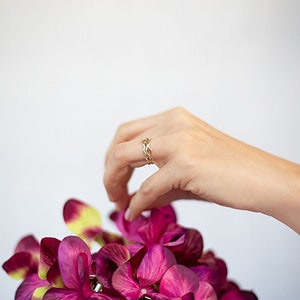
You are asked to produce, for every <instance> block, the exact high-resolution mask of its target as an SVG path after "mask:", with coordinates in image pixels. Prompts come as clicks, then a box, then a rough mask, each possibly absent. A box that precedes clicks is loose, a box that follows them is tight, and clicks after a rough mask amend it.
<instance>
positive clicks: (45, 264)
mask: <svg viewBox="0 0 300 300" xmlns="http://www.w3.org/2000/svg"><path fill="white" fill-rule="evenodd" d="M59 244H60V240H58V239H56V238H50V237H49V238H43V239H42V240H41V250H40V263H39V270H38V274H39V276H40V277H41V278H42V279H46V277H47V272H48V271H49V269H50V268H51V267H52V266H53V265H54V264H55V263H56V262H57V259H58V246H59Z"/></svg>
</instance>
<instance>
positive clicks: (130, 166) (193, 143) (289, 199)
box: [104, 107, 300, 232]
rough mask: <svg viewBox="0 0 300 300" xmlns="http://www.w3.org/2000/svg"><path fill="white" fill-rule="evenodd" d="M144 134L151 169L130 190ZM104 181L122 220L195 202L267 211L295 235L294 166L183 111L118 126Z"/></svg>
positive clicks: (297, 190)
mask: <svg viewBox="0 0 300 300" xmlns="http://www.w3.org/2000/svg"><path fill="white" fill-rule="evenodd" d="M144 137H150V138H151V148H152V149H153V151H152V157H153V162H154V163H155V165H156V166H157V167H158V170H157V172H155V173H154V174H152V175H151V176H149V177H148V178H147V179H146V180H145V181H144V182H143V183H142V185H141V187H140V188H139V189H138V191H136V193H135V194H134V195H129V193H128V188H127V185H128V181H129V180H130V178H131V176H132V173H133V170H134V169H135V168H137V167H141V166H144V165H145V164H146V163H147V162H146V160H145V157H144V154H143V151H142V145H141V141H142V139H143V138H144ZM104 185H105V187H106V190H107V193H108V197H109V199H110V200H111V201H113V202H115V204H116V207H117V209H126V208H128V209H127V211H126V217H127V218H128V219H129V220H132V219H134V218H136V217H137V216H138V215H139V214H140V213H142V212H143V211H144V210H147V209H150V208H152V207H159V206H162V205H165V204H167V203H170V202H172V201H174V200H177V199H201V200H207V201H211V202H215V203H217V204H219V205H224V206H229V207H232V208H238V209H245V210H251V211H257V212H263V213H265V214H269V215H271V216H273V217H275V218H277V219H279V220H281V221H282V222H284V223H286V224H287V225H289V226H290V227H292V228H293V229H295V230H297V231H298V232H300V221H299V220H300V217H299V216H300V202H299V197H300V166H299V165H297V164H295V163H292V162H289V161H286V160H284V159H281V158H279V157H276V156H274V155H271V154H269V153H266V152H264V151H262V150H259V149H257V148H255V147H252V146H250V145H247V144H245V143H243V142H241V141H238V140H237V139H234V138H233V137H230V136H228V135H226V134H224V133H222V132H220V131H219V130H217V129H215V128H213V127H212V126H210V125H209V124H207V123H205V122H204V121H202V120H200V119H199V118H197V117H195V116H194V115H192V114H191V113H189V112H188V111H186V110H185V109H184V108H180V107H177V108H173V109H171V110H168V111H166V112H163V113H160V114H157V115H154V116H150V117H146V118H143V119H140V120H135V121H131V122H128V123H125V124H122V125H121V126H120V127H119V129H118V130H117V132H116V135H115V138H114V140H113V141H112V143H111V146H110V147H109V149H108V151H107V155H106V170H105V174H104Z"/></svg>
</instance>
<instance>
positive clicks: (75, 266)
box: [58, 236, 91, 290]
mask: <svg viewBox="0 0 300 300" xmlns="http://www.w3.org/2000/svg"><path fill="white" fill-rule="evenodd" d="M85 260H86V261H85ZM58 263H59V268H60V271H61V275H62V279H63V282H64V283H65V285H66V286H67V287H68V288H71V289H72V288H74V289H78V290H79V289H80V288H81V287H82V285H83V283H84V281H85V280H86V276H88V274H87V272H88V270H86V269H85V268H87V265H90V263H91V252H90V249H89V247H88V246H87V244H86V243H85V242H84V241H83V240H81V239H80V238H79V237H76V236H68V237H66V238H64V239H63V240H62V241H61V243H60V245H59V247H58Z"/></svg>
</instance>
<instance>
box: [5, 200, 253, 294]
mask: <svg viewBox="0 0 300 300" xmlns="http://www.w3.org/2000/svg"><path fill="white" fill-rule="evenodd" d="M63 217H64V220H65V222H66V225H67V226H68V228H69V229H70V230H71V231H72V232H73V234H74V235H70V236H66V237H65V238H63V239H62V240H61V241H60V240H58V239H56V238H54V237H44V238H42V239H41V241H40V242H38V241H37V239H36V238H35V237H34V236H33V235H28V236H26V237H24V238H22V239H21V240H20V242H19V243H18V244H17V247H16V249H15V251H14V254H13V255H12V257H11V258H9V259H8V260H7V261H6V262H4V263H3V265H2V267H3V269H4V270H5V271H6V272H7V274H8V275H10V276H11V277H13V278H16V279H21V280H23V281H22V283H21V284H20V286H19V287H18V289H17V291H16V294H15V299H16V300H30V299H34V300H38V299H44V300H59V299H61V300H64V299H69V300H97V299H99V300H101V299H102V300H107V299H112V300H117V299H119V300H122V299H128V300H142V299H144V300H151V299H152V300H167V299H170V300H179V299H182V300H193V299H194V300H217V299H220V300H255V299H257V297H256V295H255V294H254V293H253V292H252V291H245V290H242V289H240V287H239V286H238V285H237V284H236V283H235V282H234V281H232V280H229V279H228V278H227V266H226V264H225V262H224V260H222V259H221V258H218V257H216V256H215V254H214V252H212V251H204V250H203V249H204V245H203V238H202V235H201V234H200V232H199V231H198V230H196V229H193V228H186V227H184V226H181V225H180V224H178V223H177V218H176V213H175V211H174V209H173V207H172V206H171V205H167V206H164V207H162V208H153V209H151V211H150V212H149V214H148V215H147V216H146V215H142V216H140V217H138V218H137V219H136V220H134V221H131V222H129V221H127V220H125V217H124V211H120V212H117V211H115V212H113V213H112V214H111V215H110V218H111V220H112V221H114V222H115V224H116V227H117V228H118V230H119V231H120V233H119V234H116V233H112V232H108V231H105V230H104V229H103V228H102V227H101V216H100V214H99V212H98V211H97V210H96V209H95V208H94V207H92V206H90V205H88V204H86V203H84V202H82V201H80V200H78V199H69V200H68V201H67V202H66V203H65V205H64V208H63ZM95 243H96V244H98V249H97V250H96V251H95V250H92V249H94V248H93V246H94V244H95ZM92 251H94V252H92Z"/></svg>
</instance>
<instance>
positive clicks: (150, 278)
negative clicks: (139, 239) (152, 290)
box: [137, 245, 176, 287]
mask: <svg viewBox="0 0 300 300" xmlns="http://www.w3.org/2000/svg"><path fill="white" fill-rule="evenodd" d="M175 264H176V258H175V256H174V255H173V253H172V252H171V251H170V250H169V249H167V248H165V247H164V246H162V245H154V246H152V247H150V248H149V249H148V251H147V253H146V254H145V256H144V257H143V259H142V261H141V264H140V266H139V268H138V270H137V278H138V280H139V283H140V286H141V287H149V286H151V285H152V284H154V283H157V282H158V281H160V279H161V278H162V276H163V275H164V273H165V272H166V271H167V270H168V269H169V268H170V267H171V266H173V265H175ZM158 266H159V267H158Z"/></svg>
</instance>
